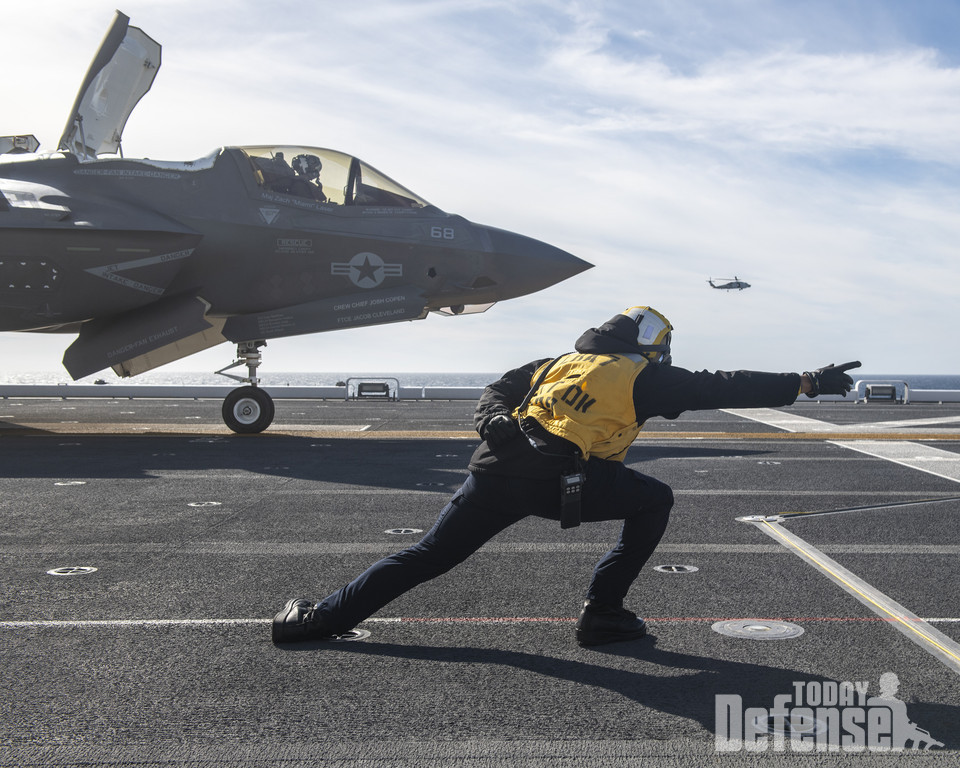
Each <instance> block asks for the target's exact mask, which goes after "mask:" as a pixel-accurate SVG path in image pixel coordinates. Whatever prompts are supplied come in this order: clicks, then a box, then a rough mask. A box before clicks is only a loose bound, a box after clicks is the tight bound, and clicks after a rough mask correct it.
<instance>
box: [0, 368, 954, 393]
mask: <svg viewBox="0 0 960 768" xmlns="http://www.w3.org/2000/svg"><path fill="white" fill-rule="evenodd" d="M855 373H857V372H855ZM500 374H501V372H500V371H497V372H488V373H483V372H454V373H450V372H445V371H439V372H437V371H425V372H414V373H409V372H408V373H396V372H393V373H390V372H387V373H384V372H372V373H371V372H360V373H358V372H356V371H354V372H346V371H325V372H312V373H311V372H283V371H280V372H271V371H263V372H262V375H261V377H260V383H261V384H262V385H263V386H266V387H284V386H291V387H334V386H337V384H338V382H345V381H347V379H377V380H380V379H396V380H397V381H398V382H399V383H400V386H402V387H485V386H486V385H487V384H489V383H490V382H492V381H496V380H497V379H498V378H500ZM853 378H854V380H855V381H861V380H862V381H875V382H879V381H883V382H887V383H901V382H906V384H907V386H909V387H910V389H952V390H960V375H955V376H954V375H944V374H937V375H933V374H915V373H908V374H873V373H863V374H860V373H857V375H855V376H854V377H853ZM97 380H102V381H104V382H105V383H106V384H124V385H136V384H142V385H148V384H153V385H157V384H161V385H193V386H196V385H198V384H210V385H215V386H216V385H219V386H229V385H231V384H234V383H235V382H234V381H233V380H232V379H228V378H226V377H224V376H219V375H217V374H216V373H211V372H209V371H192V372H183V371H170V372H165V371H163V370H157V371H150V372H148V373H144V374H141V375H140V376H134V377H133V378H129V379H121V378H118V377H117V376H115V375H114V374H113V372H112V371H103V372H101V373H99V374H96V375H93V376H87V377H85V378H83V379H80V380H79V381H77V382H75V383H77V384H93V383H94V382H96V381H97ZM70 383H74V382H72V381H71V379H70V377H69V375H68V374H67V373H66V371H64V372H63V373H56V372H49V371H44V372H34V373H8V374H0V384H70Z"/></svg>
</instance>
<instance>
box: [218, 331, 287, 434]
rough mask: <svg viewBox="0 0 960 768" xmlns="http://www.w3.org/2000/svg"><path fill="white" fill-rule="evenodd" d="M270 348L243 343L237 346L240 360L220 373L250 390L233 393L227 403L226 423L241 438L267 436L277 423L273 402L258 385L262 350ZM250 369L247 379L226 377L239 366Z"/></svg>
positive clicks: (224, 415) (242, 389)
mask: <svg viewBox="0 0 960 768" xmlns="http://www.w3.org/2000/svg"><path fill="white" fill-rule="evenodd" d="M265 346H267V342H266V341H263V340H258V341H241V342H240V343H239V344H237V359H236V360H234V361H233V362H232V363H231V364H230V365H228V366H226V367H225V368H221V369H220V370H219V371H217V373H219V374H220V375H221V376H226V377H227V378H229V379H233V380H234V381H239V382H242V383H244V384H246V385H247V386H245V387H240V388H239V389H235V390H233V392H231V393H230V394H229V395H227V397H226V399H225V400H224V401H223V421H224V423H225V424H226V425H227V426H228V427H230V429H232V430H233V431H234V432H239V433H240V434H255V433H257V432H263V430H265V429H266V428H267V427H269V426H270V423H271V422H272V421H273V416H274V412H275V409H274V405H273V398H272V397H270V395H268V394H267V393H266V392H264V391H263V390H262V389H260V387H259V386H258V384H259V383H260V379H259V378H257V368H258V367H259V366H260V347H265ZM240 365H245V366H247V375H246V376H237V375H235V374H233V373H224V371H229V370H230V369H231V368H236V367H237V366H240Z"/></svg>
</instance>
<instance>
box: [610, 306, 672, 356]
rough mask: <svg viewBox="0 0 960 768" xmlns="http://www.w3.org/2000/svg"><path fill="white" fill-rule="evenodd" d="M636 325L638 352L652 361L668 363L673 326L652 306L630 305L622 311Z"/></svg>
mask: <svg viewBox="0 0 960 768" xmlns="http://www.w3.org/2000/svg"><path fill="white" fill-rule="evenodd" d="M622 314H624V315H626V316H627V317H629V318H630V319H631V320H632V321H633V322H634V323H636V326H637V346H638V347H639V348H640V354H642V355H643V356H644V357H645V358H647V359H648V360H650V361H651V362H653V363H663V364H664V365H670V362H671V357H670V340H671V338H672V335H673V334H672V333H671V332H672V331H673V326H672V325H670V321H669V320H667V318H666V317H664V316H663V315H662V314H660V313H659V312H657V310H655V309H653V308H652V307H630V309H626V310H624V311H623V312H622Z"/></svg>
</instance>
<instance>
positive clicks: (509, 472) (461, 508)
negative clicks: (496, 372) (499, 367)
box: [273, 307, 860, 646]
mask: <svg viewBox="0 0 960 768" xmlns="http://www.w3.org/2000/svg"><path fill="white" fill-rule="evenodd" d="M672 331H673V327H672V326H671V325H670V323H669V321H668V320H667V319H666V318H665V317H664V316H663V315H662V314H661V313H660V312H658V311H656V310H655V309H652V308H650V307H632V308H630V309H628V310H626V311H624V312H623V313H621V314H619V315H616V316H615V317H613V318H611V319H610V320H609V321H608V322H606V323H604V324H603V325H601V326H600V327H599V328H591V329H590V330H588V331H586V332H585V333H583V334H582V335H581V336H580V338H579V339H578V340H577V342H576V344H575V345H574V348H575V352H571V353H568V354H565V355H561V356H560V357H558V358H555V359H552V360H551V359H544V360H537V361H534V362H532V363H528V364H527V365H525V366H523V367H521V368H517V369H514V370H512V371H509V372H507V373H505V374H504V375H503V376H502V377H501V378H500V379H499V380H498V381H496V382H494V383H493V384H490V385H489V386H488V387H487V388H486V389H485V390H484V392H483V394H482V396H481V397H480V400H479V403H478V404H477V408H476V413H475V416H474V422H475V425H476V428H477V432H478V433H479V434H480V437H481V438H482V439H483V441H482V442H481V443H480V446H479V447H478V448H477V450H476V451H475V452H474V454H473V456H472V458H471V459H470V464H469V469H470V474H469V475H468V476H467V479H466V482H464V484H463V486H462V487H461V488H460V489H459V490H458V491H457V493H456V494H455V495H454V496H453V498H452V499H451V500H450V501H449V502H448V503H447V505H446V506H445V507H444V508H443V510H442V511H441V512H440V517H439V518H438V519H437V521H436V523H435V524H434V526H433V528H432V529H431V530H430V531H429V532H428V533H427V534H426V535H425V536H424V537H423V539H422V540H421V541H420V542H418V543H417V544H414V545H413V546H411V547H409V548H408V549H405V550H403V551H402V552H398V553H396V554H394V555H390V556H389V557H386V558H384V559H383V560H380V561H379V562H377V563H375V564H374V565H372V566H371V567H370V568H368V569H367V570H366V571H365V572H364V573H362V574H360V575H359V576H358V577H357V578H355V579H354V580H353V581H352V582H350V583H349V584H347V585H346V586H345V587H343V588H342V589H339V590H337V591H336V592H334V593H333V594H331V595H329V596H328V597H326V598H324V599H323V600H321V601H320V602H319V603H317V602H315V601H312V600H307V599H303V598H297V599H293V600H289V601H288V602H287V603H286V605H285V606H284V607H283V609H282V610H281V611H280V612H279V613H278V614H277V615H276V616H275V617H274V620H273V640H274V642H277V643H285V642H296V641H301V640H316V639H325V638H330V637H334V636H337V635H342V634H344V633H346V632H348V631H349V630H351V629H353V628H354V627H355V626H356V625H357V624H359V623H360V622H361V621H363V620H364V619H366V618H367V617H368V616H371V615H372V614H374V613H375V612H376V611H378V610H379V609H380V608H382V607H384V606H385V605H387V604H388V603H389V602H391V601H392V600H394V599H395V598H397V597H399V596H400V595H401V594H403V593H405V592H407V591H408V590H410V589H412V588H413V587H415V586H417V585H418V584H421V583H423V582H424V581H427V580H429V579H432V578H435V577H436V576H439V575H440V574H442V573H445V572H446V571H448V570H450V569H451V568H453V567H454V566H455V565H457V564H458V563H460V562H462V561H463V560H465V559H466V558H467V557H469V556H470V555H471V554H472V553H473V552H475V551H476V550H477V549H479V548H480V547H481V546H482V545H483V544H485V543H486V542H487V541H489V540H490V539H491V538H493V537H494V536H495V535H496V534H498V533H499V532H500V531H502V530H504V529H505V528H507V527H509V526H510V525H513V524H514V523H516V522H517V521H519V520H522V519H523V518H525V517H527V516H530V515H534V516H536V517H542V518H547V519H551V520H559V521H560V523H561V526H562V527H570V526H574V525H578V524H579V523H580V522H581V521H583V522H597V521H601V520H623V527H622V530H621V533H620V539H619V541H618V542H617V544H616V545H615V546H614V547H613V548H612V549H611V550H610V551H609V552H607V553H606V554H605V555H604V556H603V557H602V558H601V559H600V561H599V562H598V563H597V564H596V567H595V568H594V571H593V577H592V579H591V581H590V584H589V587H588V588H587V591H586V601H585V602H584V603H583V607H582V610H581V613H580V618H579V620H578V621H577V625H576V638H577V641H578V642H579V643H580V644H581V645H584V646H592V645H601V644H604V643H609V642H614V641H619V640H632V639H636V638H639V637H642V636H643V635H644V634H645V632H646V625H645V623H644V621H643V619H641V618H638V617H637V616H636V615H635V614H634V613H633V612H631V611H629V610H627V609H626V608H624V607H623V601H624V598H625V597H626V595H627V591H628V590H629V588H630V586H631V584H632V583H633V582H634V580H635V579H636V578H637V576H638V575H639V573H640V570H641V569H642V568H643V565H644V563H646V562H647V560H648V559H649V557H650V555H651V554H653V551H654V549H655V548H656V546H657V544H658V543H659V541H660V539H661V537H662V536H663V533H664V531H665V529H666V526H667V519H668V517H669V513H670V509H671V507H672V506H673V492H672V491H671V489H670V487H669V486H668V485H666V484H665V483H662V482H660V481H659V480H657V479H655V478H653V477H649V476H647V475H644V474H641V473H640V472H637V471H635V470H633V469H630V468H629V467H627V466H626V465H625V464H624V463H623V459H624V456H625V455H626V453H627V449H628V448H629V447H630V445H631V443H632V442H633V440H634V439H635V438H636V437H637V434H638V433H639V431H640V429H641V428H642V427H643V425H644V423H645V422H646V421H647V420H648V419H649V418H651V417H653V416H663V417H666V418H676V417H677V416H679V415H680V414H681V413H682V412H683V411H688V410H707V409H716V408H749V407H777V406H783V405H789V404H791V403H793V402H794V400H796V398H797V397H798V396H799V395H800V394H801V393H804V394H807V395H809V396H810V397H814V396H816V395H817V394H821V393H822V394H842V395H844V396H846V393H847V392H848V391H849V390H850V388H851V387H852V385H853V380H852V379H851V378H850V376H849V375H847V373H846V371H847V370H849V369H850V368H855V367H857V366H859V365H860V363H859V362H856V363H847V364H845V365H842V366H834V365H829V366H826V367H824V368H820V369H818V370H816V371H814V372H812V373H809V372H807V373H803V374H799V373H763V372H757V371H735V372H727V371H717V372H715V373H710V372H708V371H699V372H692V371H688V370H685V369H683V368H679V367H677V366H674V365H672V364H671V362H672V361H671V356H670V345H671V340H672ZM492 581H493V583H494V584H495V581H496V579H495V577H494V578H493V580H492Z"/></svg>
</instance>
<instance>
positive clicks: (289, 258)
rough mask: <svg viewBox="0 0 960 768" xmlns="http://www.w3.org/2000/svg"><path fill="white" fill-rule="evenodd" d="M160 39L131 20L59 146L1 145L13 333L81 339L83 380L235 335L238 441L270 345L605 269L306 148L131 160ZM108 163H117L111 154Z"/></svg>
mask: <svg viewBox="0 0 960 768" xmlns="http://www.w3.org/2000/svg"><path fill="white" fill-rule="evenodd" d="M159 67H160V45H158V44H157V43H156V42H154V41H153V40H152V39H150V38H149V37H148V36H147V35H146V34H144V33H143V32H142V31H141V30H140V29H137V28H136V27H131V26H129V18H128V17H127V16H125V15H124V14H122V13H120V12H117V16H116V18H115V20H114V22H113V25H112V26H111V27H110V29H109V30H108V32H107V34H106V36H105V38H104V40H103V43H102V44H101V47H100V49H99V51H98V53H97V55H96V57H95V58H94V60H93V63H92V64H91V66H90V69H89V71H88V72H87V75H86V77H85V78H84V80H83V84H82V86H81V88H80V91H79V94H78V95H77V100H76V102H75V104H74V105H73V109H72V110H71V112H70V116H69V119H68V120H67V125H66V128H65V129H64V132H63V136H62V137H61V139H60V144H59V147H58V151H57V152H56V153H52V154H47V155H38V154H36V151H37V149H38V145H37V142H36V139H35V138H34V137H33V136H12V137H4V138H0V153H3V155H2V157H0V331H34V332H54V333H71V334H78V335H77V338H76V340H75V341H74V342H73V343H72V344H71V345H70V346H69V348H68V349H67V350H66V353H65V354H64V357H63V364H64V366H65V367H66V369H67V371H68V372H69V373H70V374H71V375H72V376H73V378H74V379H77V378H80V377H82V376H86V375H89V374H92V373H95V372H97V371H101V370H103V369H105V368H112V369H113V370H114V371H115V372H116V373H117V374H118V375H119V376H133V375H136V374H138V373H142V372H144V371H148V370H151V369H153V368H156V367H157V366H160V365H164V364H165V363H168V362H171V361H173V360H177V359H179V358H182V357H186V356H187V355H191V354H193V353H195V352H199V351H201V350H203V349H207V348H209V347H212V346H215V345H217V344H220V343H222V342H225V341H228V342H232V343H235V344H236V345H237V356H236V360H235V361H234V362H233V363H232V364H231V365H227V366H226V367H225V368H223V369H221V370H220V371H218V373H223V372H224V371H226V370H228V369H230V368H234V367H238V366H244V365H245V366H246V368H247V375H246V376H235V375H233V374H224V375H226V376H230V377H231V378H233V379H235V380H237V381H240V382H241V383H243V384H244V385H245V386H242V387H240V388H238V389H235V390H234V391H233V392H231V394H230V395H229V397H228V398H227V399H226V401H225V402H224V405H223V416H224V420H225V422H226V423H227V425H228V426H229V427H230V428H231V429H233V430H234V431H236V432H260V431H262V430H264V429H266V427H267V426H269V424H270V422H271V421H272V419H273V415H274V408H273V401H272V400H271V398H270V396H269V395H268V394H267V393H266V392H265V391H264V390H263V389H262V388H260V387H259V386H258V385H259V378H258V377H257V367H258V366H259V365H260V362H261V353H260V349H261V348H262V347H264V346H265V344H266V342H267V340H268V339H275V338H281V337H287V336H296V335H300V334H307V333H315V332H319V331H332V330H337V329H341V328H356V327H359V326H367V325H378V324H382V323H392V322H397V321H401V320H417V319H422V318H424V317H426V315H427V314H428V313H430V312H438V313H441V314H447V315H458V314H462V313H469V312H477V311H484V310H486V309H488V308H489V307H490V306H492V305H493V304H494V303H495V302H497V301H502V300H504V299H512V298H515V297H518V296H523V295H525V294H529V293H533V292H534V291H539V290H541V289H543V288H547V287H548V286H551V285H553V284H555V283H558V282H560V281H561V280H565V279H566V278H568V277H572V276H573V275H576V274H578V273H580V272H582V271H584V270H586V269H589V268H590V267H591V266H592V265H591V264H589V263H587V262H586V261H583V260H581V259H579V258H577V257H575V256H573V255H571V254H569V253H566V252H565V251H562V250H560V249H558V248H554V247H553V246H550V245H547V244H546V243H543V242H540V241H538V240H533V239H531V238H528V237H524V236H522V235H518V234H514V233H512V232H506V231H504V230H501V229H495V228H492V227H486V226H481V225H478V224H473V223H471V222H469V221H467V220H466V219H465V218H463V217H462V216H457V215H454V214H450V213H445V212H444V211H442V210H440V209H439V208H437V207H435V206H433V205H431V204H430V203H428V202H427V201H426V200H424V199H423V198H421V197H420V196H418V195H416V194H414V193H413V192H411V191H410V190H408V189H406V188H405V187H403V186H401V185H400V184H398V183H396V182H395V181H392V180H391V179H390V178H388V177H387V176H385V175H384V174H382V173H380V172H379V171H377V170H376V169H374V168H373V167H371V166H370V165H367V164H366V163H364V162H363V161H362V160H359V159H357V158H356V157H351V156H350V155H347V154H344V153H342V152H337V151H334V150H330V149H319V148H315V147H304V146H286V145H284V146H280V145H277V146H249V147H224V148H221V149H218V150H216V151H214V152H212V153H211V154H209V155H208V156H206V157H203V158H201V159H199V160H194V161H190V162H158V161H154V160H133V159H125V158H123V153H122V151H121V144H120V138H121V133H122V131H123V127H124V125H125V124H126V122H127V118H128V117H129V115H130V113H131V112H132V111H133V108H134V107H135V106H136V104H137V102H138V101H139V100H140V99H141V98H142V97H143V95H144V94H145V93H146V92H147V91H148V90H149V89H150V86H151V85H152V83H153V79H154V77H155V76H156V74H157V70H158V69H159ZM104 155H115V156H114V157H104Z"/></svg>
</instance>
